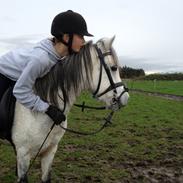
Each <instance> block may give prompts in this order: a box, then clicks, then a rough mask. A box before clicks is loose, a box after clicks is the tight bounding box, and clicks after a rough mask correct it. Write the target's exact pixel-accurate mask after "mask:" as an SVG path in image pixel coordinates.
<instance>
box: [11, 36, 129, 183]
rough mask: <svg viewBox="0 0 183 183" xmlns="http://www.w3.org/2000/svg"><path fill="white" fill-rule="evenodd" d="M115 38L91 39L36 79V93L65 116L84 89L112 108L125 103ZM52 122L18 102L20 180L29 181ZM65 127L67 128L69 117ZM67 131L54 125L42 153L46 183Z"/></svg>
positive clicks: (14, 136) (16, 133)
mask: <svg viewBox="0 0 183 183" xmlns="http://www.w3.org/2000/svg"><path fill="white" fill-rule="evenodd" d="M113 40H114V37H113V38H110V39H109V38H103V39H101V40H99V41H98V42H97V43H96V44H93V43H92V42H88V43H87V44H86V45H85V46H84V47H83V48H82V49H81V51H80V53H78V54H75V55H72V56H70V57H68V58H65V59H63V60H61V61H60V62H58V63H57V64H56V65H55V66H54V67H53V68H52V69H51V71H50V72H49V73H48V74H47V75H46V76H44V77H43V78H41V79H39V80H38V81H37V82H36V85H35V92H36V93H37V94H38V95H39V96H40V97H41V98H42V99H43V100H46V101H48V102H49V103H52V104H54V105H57V106H58V107H59V108H60V109H61V110H63V111H64V114H65V115H67V114H68V112H69V110H70V108H71V106H72V105H73V104H74V102H75V100H76V97H77V96H79V95H80V93H81V91H83V90H89V91H90V92H91V93H93V95H94V96H95V98H97V99H99V100H100V101H103V102H105V104H106V106H107V107H110V108H111V109H115V110H116V108H120V107H121V106H125V105H126V104H127V101H128V97H129V95H128V91H127V90H126V88H125V86H124V85H123V83H122V81H121V78H120V75H119V69H118V66H119V65H118V60H117V56H116V54H115V51H114V49H113V48H112V43H113ZM52 125H53V121H52V120H51V119H50V118H49V117H48V116H47V115H45V114H43V113H38V112H32V111H31V110H29V109H27V108H25V107H24V106H23V105H21V104H20V103H18V102H16V107H15V116H14V123H13V127H12V141H13V143H14V146H15V150H16V155H17V173H18V182H20V183H27V182H28V179H27V175H26V172H27V170H28V168H29V165H30V160H31V159H32V158H34V157H35V155H36V154H37V152H38V150H39V148H40V145H41V144H42V142H43V141H44V139H45V137H46V135H47V134H48V132H49V131H50V128H51V126H52ZM62 126H63V127H65V128H66V127H67V120H66V121H64V122H63V123H62ZM64 132H65V130H63V129H61V128H60V126H54V128H53V130H52V132H51V133H50V135H49V137H48V139H47V140H46V142H45V144H44V145H43V147H42V149H41V151H40V153H39V156H40V157H41V168H42V182H43V183H50V182H51V178H50V171H51V165H52V161H53V158H54V155H55V152H56V151H57V147H58V143H59V141H60V139H61V138H62V136H63V135H64Z"/></svg>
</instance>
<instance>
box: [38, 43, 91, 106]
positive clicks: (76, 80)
mask: <svg viewBox="0 0 183 183" xmlns="http://www.w3.org/2000/svg"><path fill="white" fill-rule="evenodd" d="M92 45H93V44H92V41H90V42H88V43H87V44H85V45H84V46H83V47H82V49H81V50H80V52H79V53H77V54H72V55H70V56H68V57H65V58H64V59H62V60H60V61H58V62H57V63H56V64H55V66H53V67H52V68H51V70H50V71H49V72H48V73H47V74H46V75H45V76H43V77H42V78H38V79H37V80H36V83H35V93H36V94H37V95H39V96H40V98H41V99H42V100H44V101H48V100H49V102H50V103H52V104H54V105H56V106H58V97H59V90H60V89H61V91H62V94H63V97H64V99H65V100H66V101H65V102H69V93H70V92H71V91H72V92H73V93H74V94H75V95H77V93H78V92H79V91H80V89H81V84H84V82H85V83H86V84H87V85H89V83H90V79H91V75H92V70H93V67H92V59H91V54H90V47H91V46H92Z"/></svg>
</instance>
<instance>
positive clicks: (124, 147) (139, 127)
mask: <svg viewBox="0 0 183 183" xmlns="http://www.w3.org/2000/svg"><path fill="white" fill-rule="evenodd" d="M82 98H83V99H85V101H87V102H88V103H90V104H93V100H91V98H90V97H88V95H86V94H84V95H82ZM182 109H183V102H177V101H170V100H165V99H161V98H158V97H150V96H145V95H143V94H131V98H130V100H129V104H128V106H127V107H125V108H124V109H122V110H120V111H118V112H117V113H116V114H115V116H114V119H113V124H112V125H111V126H109V127H107V128H106V129H105V130H104V131H103V132H101V133H99V134H97V135H95V136H85V137H83V136H78V135H74V134H70V133H66V134H65V136H64V137H63V139H62V141H61V142H60V145H59V149H58V151H57V154H56V157H55V160H54V163H53V172H52V179H53V183H59V182H63V183H90V182H91V183H92V182H102V183H128V182H129V183H143V182H144V183H149V182H153V181H154V182H159V183H165V182H166V183H169V182H170V183H179V182H180V183H181V182H183V112H182ZM105 114H106V111H102V112H98V111H88V110H87V111H86V112H85V113H82V112H80V110H79V109H77V108H75V107H74V108H73V109H72V113H70V115H69V127H70V128H74V129H76V130H84V131H91V130H95V129H97V128H98V127H99V126H100V125H101V122H100V119H99V118H102V117H103V116H105ZM0 168H1V169H0V183H12V182H16V181H15V180H16V177H15V175H14V169H15V156H14V153H13V150H12V148H11V146H9V145H5V144H4V143H2V142H0ZM29 180H30V182H31V183H35V182H40V165H39V159H38V160H37V161H36V163H35V165H34V167H33V168H32V170H31V172H30V177H29Z"/></svg>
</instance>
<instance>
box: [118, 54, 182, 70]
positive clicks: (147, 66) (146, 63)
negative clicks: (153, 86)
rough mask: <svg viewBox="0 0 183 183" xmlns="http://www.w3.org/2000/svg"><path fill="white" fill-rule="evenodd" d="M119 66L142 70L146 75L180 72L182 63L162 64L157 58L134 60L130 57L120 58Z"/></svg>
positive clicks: (169, 62) (168, 62)
mask: <svg viewBox="0 0 183 183" xmlns="http://www.w3.org/2000/svg"><path fill="white" fill-rule="evenodd" d="M119 61H120V64H121V65H122V66H125V65H126V66H128V67H132V68H137V69H143V70H144V71H145V72H146V73H155V72H182V71H183V63H182V62H180V63H178V64H177V63H176V62H173V61H172V62H171V61H168V60H167V62H166V63H165V62H162V61H161V59H160V58H159V59H157V58H134V57H130V56H120V57H119Z"/></svg>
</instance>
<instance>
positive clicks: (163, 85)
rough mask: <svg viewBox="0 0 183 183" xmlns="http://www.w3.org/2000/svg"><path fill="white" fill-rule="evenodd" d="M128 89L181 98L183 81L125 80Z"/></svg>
mask: <svg viewBox="0 0 183 183" xmlns="http://www.w3.org/2000/svg"><path fill="white" fill-rule="evenodd" d="M126 82H127V84H128V87H129V89H142V90H144V91H151V92H160V93H166V94H174V95H181V96H183V81H158V80H154V81H147V80H127V81H126Z"/></svg>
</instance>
